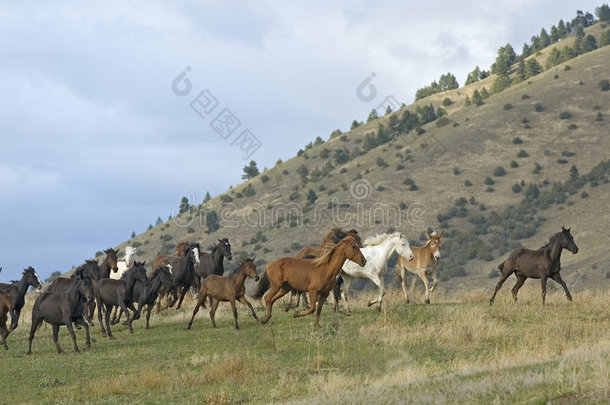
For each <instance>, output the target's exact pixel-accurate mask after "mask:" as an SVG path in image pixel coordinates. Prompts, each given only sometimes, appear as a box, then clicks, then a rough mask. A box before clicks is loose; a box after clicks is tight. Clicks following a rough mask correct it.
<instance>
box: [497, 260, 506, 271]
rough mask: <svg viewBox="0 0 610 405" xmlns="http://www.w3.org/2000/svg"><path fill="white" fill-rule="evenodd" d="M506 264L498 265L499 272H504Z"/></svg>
mask: <svg viewBox="0 0 610 405" xmlns="http://www.w3.org/2000/svg"><path fill="white" fill-rule="evenodd" d="M504 263H506V262H502V263H500V264H499V265H498V270H500V271H502V270H504Z"/></svg>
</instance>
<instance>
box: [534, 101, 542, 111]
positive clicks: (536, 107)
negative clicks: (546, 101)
mask: <svg viewBox="0 0 610 405" xmlns="http://www.w3.org/2000/svg"><path fill="white" fill-rule="evenodd" d="M534 110H536V112H542V111H544V107H542V104H540V103H536V104H534Z"/></svg>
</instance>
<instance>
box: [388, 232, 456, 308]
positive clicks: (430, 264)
mask: <svg viewBox="0 0 610 405" xmlns="http://www.w3.org/2000/svg"><path fill="white" fill-rule="evenodd" d="M444 232H445V231H441V234H440V235H439V234H437V233H436V232H432V234H430V235H428V232H426V237H427V238H428V242H426V244H425V245H424V246H419V247H418V246H415V247H411V251H412V252H413V256H415V257H414V258H413V260H408V259H407V258H405V257H403V256H398V280H399V281H400V284H401V285H402V291H403V292H404V294H405V301H407V303H408V302H409V297H408V296H407V287H406V285H405V284H406V277H405V273H406V271H407V270H408V271H409V272H411V273H413V274H417V275H418V276H419V278H421V281H423V282H424V287H425V288H426V304H429V303H430V295H429V293H431V292H433V291H434V289H435V288H436V285H437V284H438V279H437V278H436V262H437V261H439V260H440V259H441V237H442V236H443V233H444ZM429 273H432V280H433V281H432V287H430V288H428V276H427V275H428V274H429ZM416 282H417V279H416V278H415V276H413V279H412V280H411V295H413V294H414V293H415V283H416Z"/></svg>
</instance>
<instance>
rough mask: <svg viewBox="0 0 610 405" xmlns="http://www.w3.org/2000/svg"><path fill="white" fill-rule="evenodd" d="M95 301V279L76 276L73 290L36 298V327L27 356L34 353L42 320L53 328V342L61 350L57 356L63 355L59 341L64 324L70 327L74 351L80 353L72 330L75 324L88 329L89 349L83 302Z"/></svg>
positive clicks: (34, 323) (32, 329) (72, 283)
mask: <svg viewBox="0 0 610 405" xmlns="http://www.w3.org/2000/svg"><path fill="white" fill-rule="evenodd" d="M92 298H93V285H92V282H91V279H89V278H85V277H83V276H82V274H80V275H77V276H76V277H74V278H73V279H72V280H71V283H70V287H68V289H67V290H65V291H63V292H60V293H57V292H50V291H45V292H43V293H42V294H40V295H39V296H38V297H37V298H36V301H35V302H34V307H33V309H32V326H31V328H30V339H29V346H28V352H27V354H32V340H34V334H35V333H36V329H38V327H39V326H40V324H41V323H42V321H47V322H48V323H50V324H51V325H52V326H53V342H54V343H55V347H56V348H57V353H63V350H62V348H61V347H60V346H59V342H58V339H57V337H58V336H57V335H58V333H59V326H60V325H66V328H68V332H70V336H71V337H72V342H73V343H74V351H75V352H77V353H78V352H80V350H79V349H78V345H77V344H76V335H75V334H74V329H73V328H72V323H73V322H75V323H78V324H79V325H82V326H84V327H85V339H86V340H85V347H87V348H89V347H91V338H90V336H89V325H88V324H87V322H85V320H84V319H83V312H84V309H83V301H90V300H91V299H92Z"/></svg>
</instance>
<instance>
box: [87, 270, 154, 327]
mask: <svg viewBox="0 0 610 405" xmlns="http://www.w3.org/2000/svg"><path fill="white" fill-rule="evenodd" d="M144 264H145V262H138V261H136V262H134V264H133V266H132V267H130V268H129V269H128V270H127V271H126V272H125V274H123V278H121V279H120V280H113V279H110V278H103V279H101V280H99V281H98V282H97V283H95V286H94V287H93V295H94V296H95V301H96V303H97V308H98V311H97V317H98V321H99V322H100V326H101V328H102V336H106V333H108V337H110V338H114V336H112V331H111V330H110V313H111V311H112V307H114V306H115V305H117V306H119V307H121V309H122V310H123V312H125V314H126V316H127V326H129V331H130V332H131V333H133V327H132V326H131V323H132V318H131V317H130V316H129V311H128V310H127V308H130V309H131V310H132V311H134V313H135V311H136V309H135V308H134V306H133V301H134V298H133V288H134V285H135V283H136V281H140V282H142V283H143V284H146V282H147V279H146V268H145V267H144ZM102 307H103V308H104V309H105V311H106V313H105V321H106V329H107V330H108V332H106V329H104V324H103V323H102V311H101V310H102Z"/></svg>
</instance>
